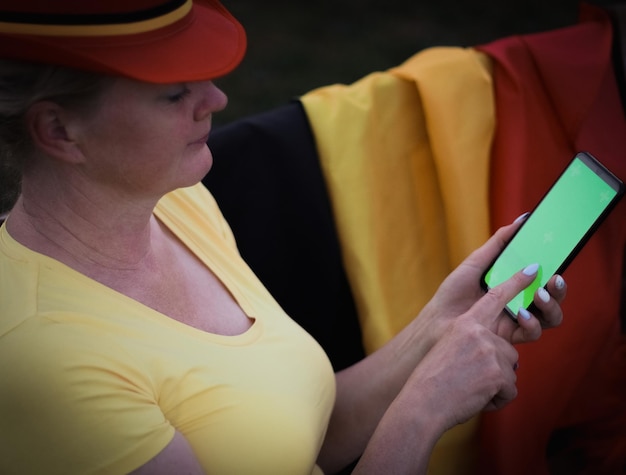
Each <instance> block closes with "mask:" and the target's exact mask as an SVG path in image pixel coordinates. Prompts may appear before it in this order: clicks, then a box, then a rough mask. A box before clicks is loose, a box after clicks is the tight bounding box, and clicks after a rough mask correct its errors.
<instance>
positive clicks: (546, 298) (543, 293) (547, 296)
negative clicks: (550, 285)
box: [537, 287, 550, 303]
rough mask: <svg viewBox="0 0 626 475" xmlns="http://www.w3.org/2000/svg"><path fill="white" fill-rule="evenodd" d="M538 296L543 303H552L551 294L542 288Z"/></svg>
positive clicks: (538, 291)
mask: <svg viewBox="0 0 626 475" xmlns="http://www.w3.org/2000/svg"><path fill="white" fill-rule="evenodd" d="M537 295H538V296H539V298H540V299H541V300H542V301H544V302H546V303H548V302H549V301H550V294H549V293H548V291H547V290H546V289H544V288H543V287H541V288H540V289H539V290H537Z"/></svg>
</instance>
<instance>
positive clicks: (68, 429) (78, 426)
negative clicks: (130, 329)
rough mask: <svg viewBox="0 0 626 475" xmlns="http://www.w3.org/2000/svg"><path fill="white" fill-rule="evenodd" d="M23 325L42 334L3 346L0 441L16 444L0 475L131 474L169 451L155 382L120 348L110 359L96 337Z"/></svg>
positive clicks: (14, 336) (1, 457)
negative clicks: (97, 345)
mask: <svg viewBox="0 0 626 475" xmlns="http://www.w3.org/2000/svg"><path fill="white" fill-rule="evenodd" d="M65 318H68V317H67V316H65ZM69 318H71V316H70V317H69ZM22 325H23V326H24V327H28V326H34V325H37V326H39V327H40V328H39V329H38V331H28V328H23V329H16V331H13V332H12V333H11V334H10V335H8V336H5V338H4V339H3V344H2V345H0V381H4V382H5V383H3V384H2V388H1V390H0V421H1V422H0V440H11V441H12V443H11V444H10V446H11V450H10V451H9V450H7V449H6V445H7V444H0V473H18V472H17V471H16V470H20V471H19V473H46V474H48V475H53V474H65V475H67V474H121V473H128V472H129V471H132V470H134V469H136V468H138V467H139V466H141V465H143V464H144V463H146V462H147V461H148V460H150V459H151V458H153V457H154V456H155V455H157V454H158V453H159V452H160V451H161V450H162V449H163V448H164V447H165V446H166V445H167V444H168V443H169V441H170V440H171V439H172V437H173V435H174V428H173V427H172V426H171V425H170V424H169V422H168V421H167V420H166V418H165V417H164V415H163V413H162V411H161V410H160V408H159V406H158V404H157V403H158V401H156V400H155V398H154V396H153V394H157V393H156V392H155V391H154V390H153V389H154V388H152V387H151V385H152V382H151V381H150V379H149V378H148V377H147V376H146V375H145V374H143V373H144V372H143V371H142V369H141V367H139V366H134V363H135V362H134V361H133V359H132V358H131V357H130V356H129V355H127V354H125V351H124V349H123V348H116V343H115V341H108V342H107V343H106V345H107V346H109V349H110V351H109V352H108V353H106V356H104V354H103V353H102V352H101V351H98V352H97V351H95V350H94V349H93V348H92V347H91V346H90V343H89V342H90V341H93V334H92V333H93V332H94V331H97V329H91V328H88V327H81V326H70V325H63V324H59V323H58V322H54V321H49V320H47V319H46V318H40V317H38V318H36V319H33V320H28V321H26V322H24V323H23V324H22ZM21 330H24V331H21ZM31 330H32V328H31ZM100 340H102V337H101V338H100ZM9 355H10V358H11V360H9V359H8V358H7V356H9ZM18 467H19V469H18Z"/></svg>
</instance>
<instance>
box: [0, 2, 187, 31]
mask: <svg viewBox="0 0 626 475" xmlns="http://www.w3.org/2000/svg"><path fill="white" fill-rule="evenodd" d="M191 7H192V0H186V1H185V3H184V4H182V5H181V6H180V7H178V8H176V9H175V10H172V11H171V12H168V13H165V14H164V15H161V16H158V17H155V18H150V19H149V20H142V21H135V22H130V23H110V24H107V25H40V24H35V23H9V22H0V33H6V34H12V35H36V36H122V35H132V34H137V33H146V32H149V31H154V30H158V29H159V28H164V27H166V26H169V25H171V24H172V23H175V22H177V21H178V20H180V19H182V18H184V17H185V16H186V15H187V14H188V13H189V12H190V11H191Z"/></svg>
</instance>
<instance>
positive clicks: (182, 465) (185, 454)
mask: <svg viewBox="0 0 626 475" xmlns="http://www.w3.org/2000/svg"><path fill="white" fill-rule="evenodd" d="M173 473H176V474H180V475H204V473H205V472H204V470H203V469H202V467H201V466H200V462H198V459H197V458H196V456H195V454H194V453H193V450H192V448H191V446H190V445H189V442H187V439H185V436H183V435H182V434H181V433H180V432H176V433H175V434H174V438H173V439H172V440H171V441H170V443H169V444H167V445H166V446H165V448H164V449H163V450H161V452H159V453H158V454H157V455H156V456H155V457H154V458H153V459H151V460H149V461H148V462H147V463H145V464H144V465H142V466H141V467H139V468H138V469H136V470H133V471H132V472H131V473H130V475H171V474H173Z"/></svg>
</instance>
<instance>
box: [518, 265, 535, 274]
mask: <svg viewBox="0 0 626 475" xmlns="http://www.w3.org/2000/svg"><path fill="white" fill-rule="evenodd" d="M538 270H539V264H531V265H529V266H526V268H525V269H524V270H523V271H522V274H524V275H535V274H536V273H537V271H538Z"/></svg>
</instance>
